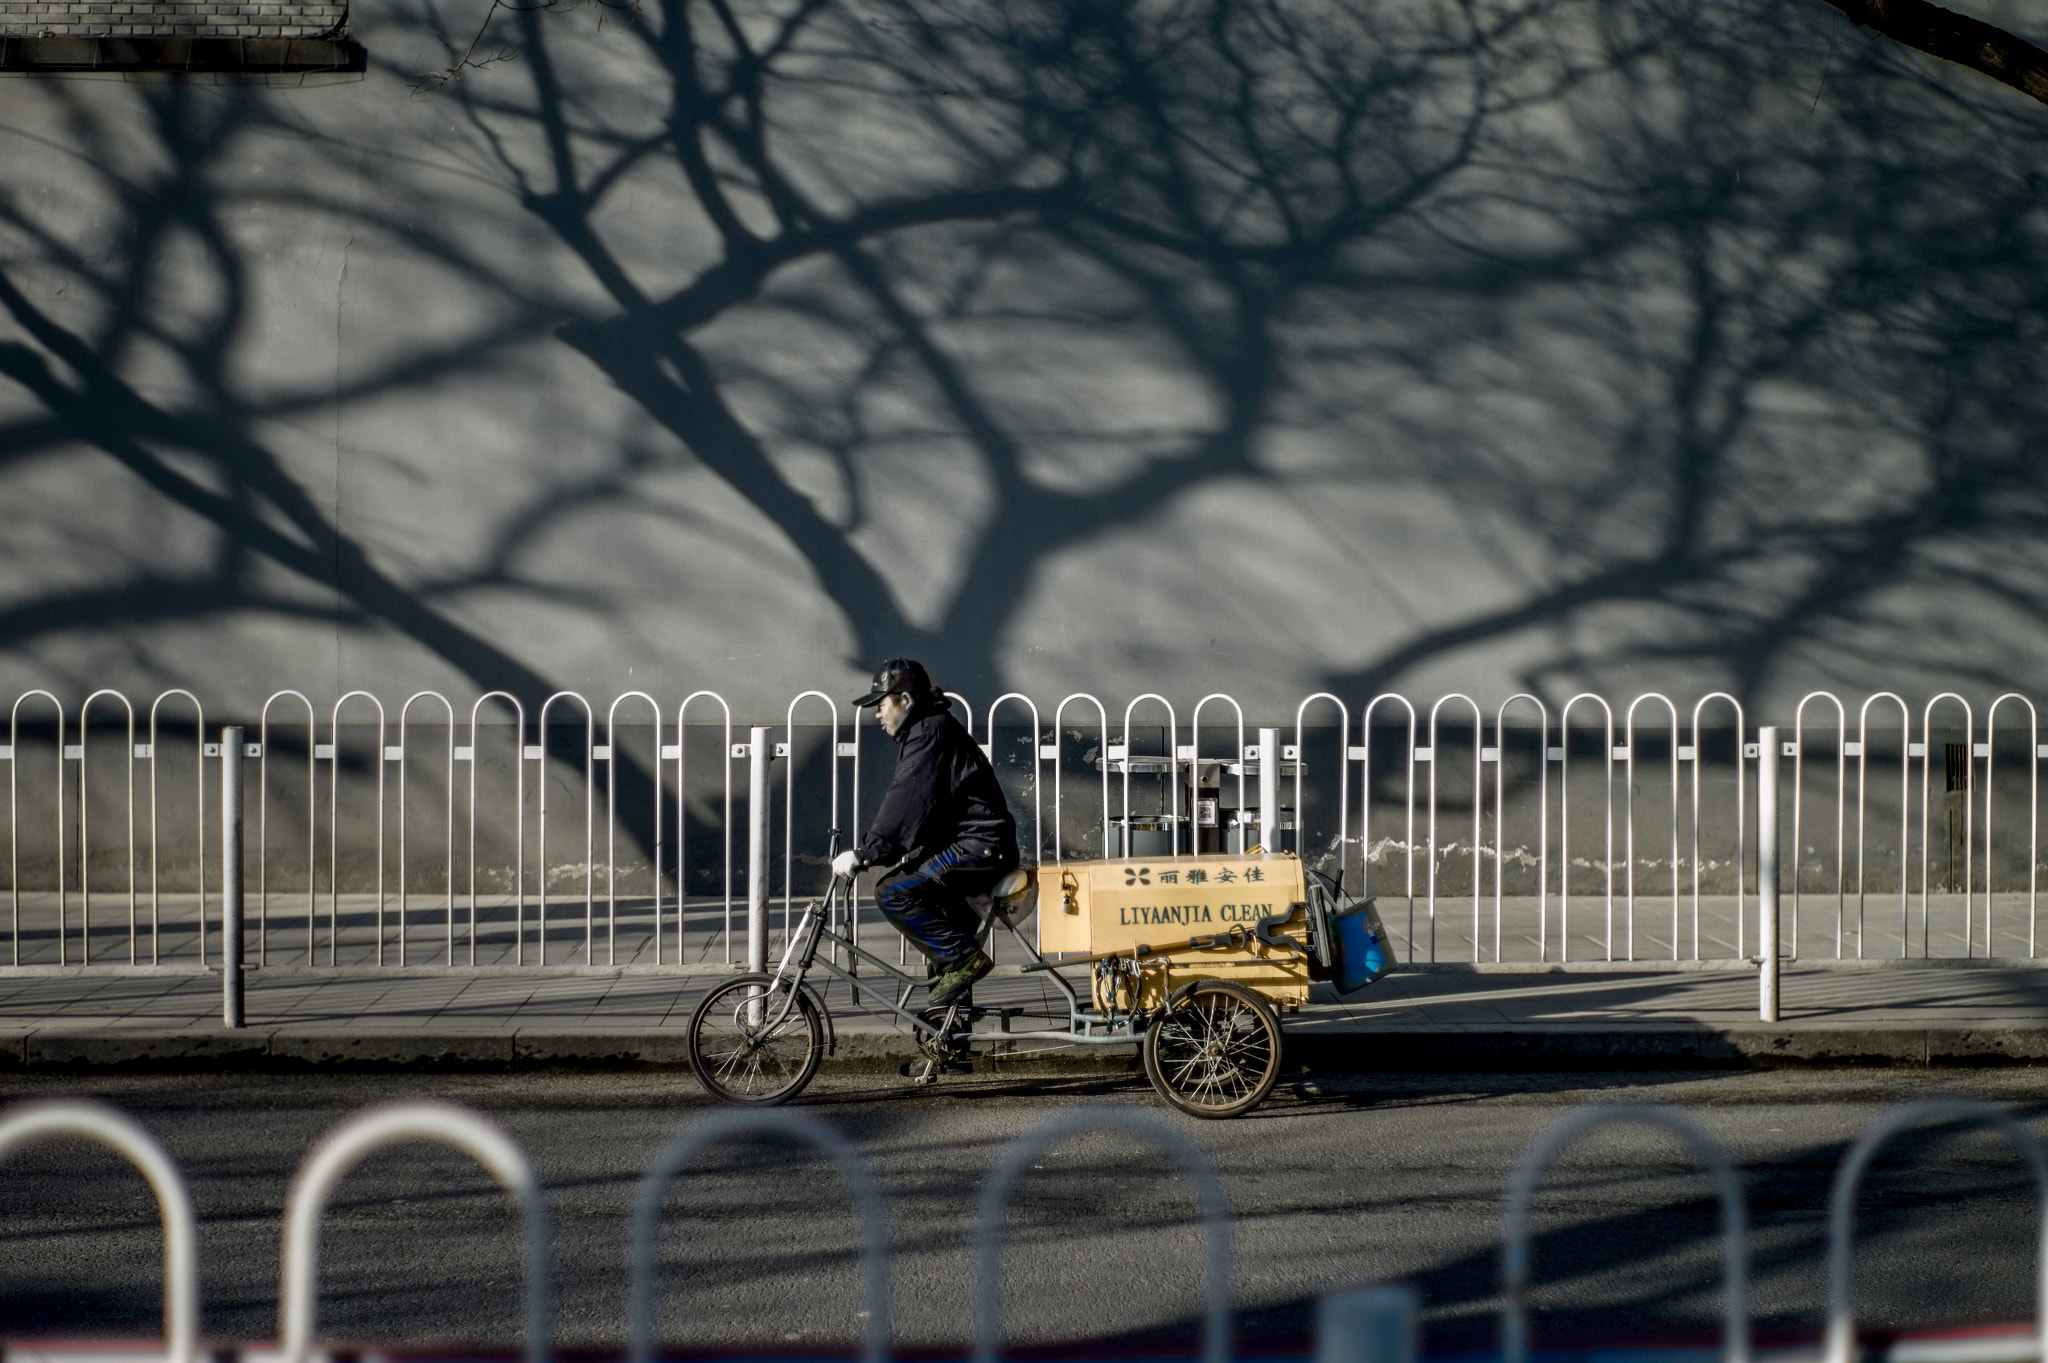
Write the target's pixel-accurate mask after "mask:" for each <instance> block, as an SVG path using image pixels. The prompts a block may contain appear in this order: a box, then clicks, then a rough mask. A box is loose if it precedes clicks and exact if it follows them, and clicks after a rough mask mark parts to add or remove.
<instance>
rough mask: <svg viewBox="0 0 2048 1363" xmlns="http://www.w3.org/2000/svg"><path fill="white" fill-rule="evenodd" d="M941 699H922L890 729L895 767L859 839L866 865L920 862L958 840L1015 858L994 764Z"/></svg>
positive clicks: (1013, 834) (1012, 826)
mask: <svg viewBox="0 0 2048 1363" xmlns="http://www.w3.org/2000/svg"><path fill="white" fill-rule="evenodd" d="M944 705H945V702H943V701H940V702H938V704H937V705H929V706H927V705H923V704H921V705H920V706H919V707H918V709H916V710H914V711H912V712H911V714H910V715H909V717H908V718H906V719H905V721H904V724H903V727H902V728H901V729H898V730H897V731H896V743H897V747H898V749H899V751H898V752H897V754H896V771H895V774H894V775H893V776H891V777H890V778H889V790H888V793H887V794H885V795H883V796H882V807H881V808H880V809H878V810H876V811H875V820H874V822H873V823H872V824H870V825H868V835H867V837H866V839H864V840H863V841H862V842H861V845H860V859H861V860H862V861H863V862H865V863H866V864H867V865H869V866H889V865H893V864H895V863H896V862H899V861H901V860H903V859H904V857H906V856H909V857H912V858H914V859H915V860H916V861H918V862H922V861H924V860H926V859H927V858H929V857H931V856H933V855H935V854H937V853H939V852H943V851H944V850H946V849H947V848H948V847H952V846H954V845H956V844H958V845H960V846H961V848H962V850H964V851H971V852H979V853H981V854H983V855H984V856H986V857H988V858H989V859H990V860H1002V861H1008V862H1009V863H1010V864H1011V865H1013V866H1014V865H1015V864H1016V862H1017V821H1016V820H1015V819H1013V818H1011V817H1010V807H1009V805H1008V804H1007V803H1005V802H1004V800H1003V788H1002V787H1001V786H1000V785H998V784H997V783H996V773H995V768H993V767H991V766H990V765H989V763H988V758H986V757H984V756H983V755H982V752H981V749H980V748H978V747H976V746H975V743H974V740H973V739H972V738H969V737H968V736H967V730H965V729H963V728H961V727H960V724H959V721H957V720H955V719H954V718H953V716H952V715H951V714H949V713H948V712H947V711H946V710H945V709H944V708H943V706H944Z"/></svg>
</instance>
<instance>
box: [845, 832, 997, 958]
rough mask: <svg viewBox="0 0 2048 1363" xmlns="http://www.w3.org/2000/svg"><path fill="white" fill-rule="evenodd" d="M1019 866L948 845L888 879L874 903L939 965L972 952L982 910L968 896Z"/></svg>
mask: <svg viewBox="0 0 2048 1363" xmlns="http://www.w3.org/2000/svg"><path fill="white" fill-rule="evenodd" d="M1016 868H1017V862H1016V860H1015V858H1011V857H1004V856H1001V855H999V854H994V853H990V852H985V851H982V850H980V849H962V848H960V847H949V848H947V849H946V850H945V851H943V852H941V853H939V854H938V855H937V856H935V857H933V858H931V859H930V860H929V861H927V862H925V863H924V864H923V865H921V866H918V867H917V868H916V869H914V870H911V871H908V872H906V873H904V874H903V875H900V876H897V877H896V878H895V879H893V880H888V881H884V882H883V883H882V885H881V887H880V888H879V889H877V890H876V891H875V903H876V904H877V905H879V906H880V908H881V910H882V916H883V917H884V918H887V919H888V920H889V925H890V926H891V927H893V928H895V929H896V931H898V932H900V933H902V934H903V935H904V936H905V937H908V938H909V939H910V941H911V943H912V944H913V945H914V946H916V947H917V949H918V950H919V951H922V952H923V953H924V954H925V955H927V956H929V957H930V958H931V959H932V960H933V961H934V962H936V963H937V964H938V965H940V966H942V967H943V966H949V965H951V964H953V963H954V962H955V961H958V960H960V959H962V958H963V957H966V956H969V955H972V954H973V953H974V951H975V950H976V948H977V946H978V941H977V939H978V938H979V936H980V933H981V915H980V914H978V913H976V912H975V910H974V907H973V906H972V905H971V904H969V903H968V902H967V897H968V896H969V895H982V894H987V893H988V892H989V891H990V890H992V889H994V888H995V884H996V882H997V881H999V880H1001V879H1002V878H1003V877H1004V876H1006V875H1008V874H1009V873H1010V872H1011V871H1013V870H1015V869H1016Z"/></svg>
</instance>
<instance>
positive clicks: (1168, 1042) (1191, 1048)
mask: <svg viewBox="0 0 2048 1363" xmlns="http://www.w3.org/2000/svg"><path fill="white" fill-rule="evenodd" d="M1145 1077H1146V1078H1148V1079H1150V1080H1151V1081H1152V1087H1153V1088H1154V1089H1156V1090H1158V1093H1159V1096H1160V1097H1161V1098H1164V1099H1165V1100H1166V1101H1167V1102H1169V1103H1171V1104H1172V1105H1173V1106H1175V1107H1177V1108H1179V1109H1180V1110H1181V1111H1182V1112H1185V1113H1187V1114H1188V1115H1189V1116H1190V1117H1235V1116H1238V1115H1240V1114H1241V1113H1246V1112H1250V1111H1251V1110H1252V1109H1253V1108H1255V1107H1257V1106H1258V1105H1259V1104H1260V1103H1261V1102H1262V1101H1264V1099H1265V1097H1266V1095H1267V1094H1269V1093H1271V1092H1272V1091H1273V1085H1274V1083H1275V1082H1276V1081H1277V1080H1278V1079H1279V1078H1280V1023H1279V1022H1278V1020H1277V1019H1275V1018H1274V1016H1273V1010H1272V1008H1271V1007H1270V1006H1268V1004H1267V1003H1266V1001H1265V1000H1264V999H1262V998H1260V997H1259V996H1258V995H1257V994H1255V993H1253V992H1252V991H1251V990H1249V989H1247V988H1245V987H1244V986H1243V985H1241V984H1235V983H1231V982H1229V981H1225V980H1202V981H1199V982H1198V983H1197V984H1196V985H1195V986H1194V987H1193V988H1192V989H1190V990H1188V992H1187V993H1186V994H1185V995H1183V996H1182V997H1181V999H1180V1000H1179V1002H1178V1003H1176V1004H1175V1005H1174V1006H1173V1007H1171V1008H1169V1009H1167V1010H1166V1011H1165V1012H1163V1013H1161V1014H1160V1015H1159V1017H1158V1019H1157V1020H1156V1021H1154V1022H1153V1024H1152V1026H1151V1029H1150V1030H1148V1031H1147V1032H1146V1033H1145Z"/></svg>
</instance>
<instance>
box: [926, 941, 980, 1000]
mask: <svg viewBox="0 0 2048 1363" xmlns="http://www.w3.org/2000/svg"><path fill="white" fill-rule="evenodd" d="M995 965H996V963H995V962H994V961H991V960H990V959H989V958H988V953H987V952H985V951H976V952H974V953H973V954H972V955H968V956H963V957H961V958H960V959H959V960H957V961H955V962H954V963H953V964H951V965H949V966H947V967H945V969H943V970H941V971H940V972H939V975H938V978H937V979H935V980H933V981H932V992H931V997H930V998H928V999H926V1000H925V1003H926V1006H927V1007H931V1008H944V1007H945V1006H946V1005H948V1004H950V1003H952V1002H953V1001H954V1000H955V999H958V998H959V997H961V996H962V995H963V994H965V993H966V992H967V991H968V990H970V989H972V988H974V982H975V981H976V980H978V979H980V978H981V977H982V976H983V975H986V974H988V972H989V971H991V970H993V969H995Z"/></svg>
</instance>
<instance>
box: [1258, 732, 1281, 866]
mask: <svg viewBox="0 0 2048 1363" xmlns="http://www.w3.org/2000/svg"><path fill="white" fill-rule="evenodd" d="M1259 846H1261V847H1263V848H1265V849H1266V850H1267V851H1268V852H1277V851H1279V850H1280V731H1279V730H1278V729H1261V730H1259Z"/></svg>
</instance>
